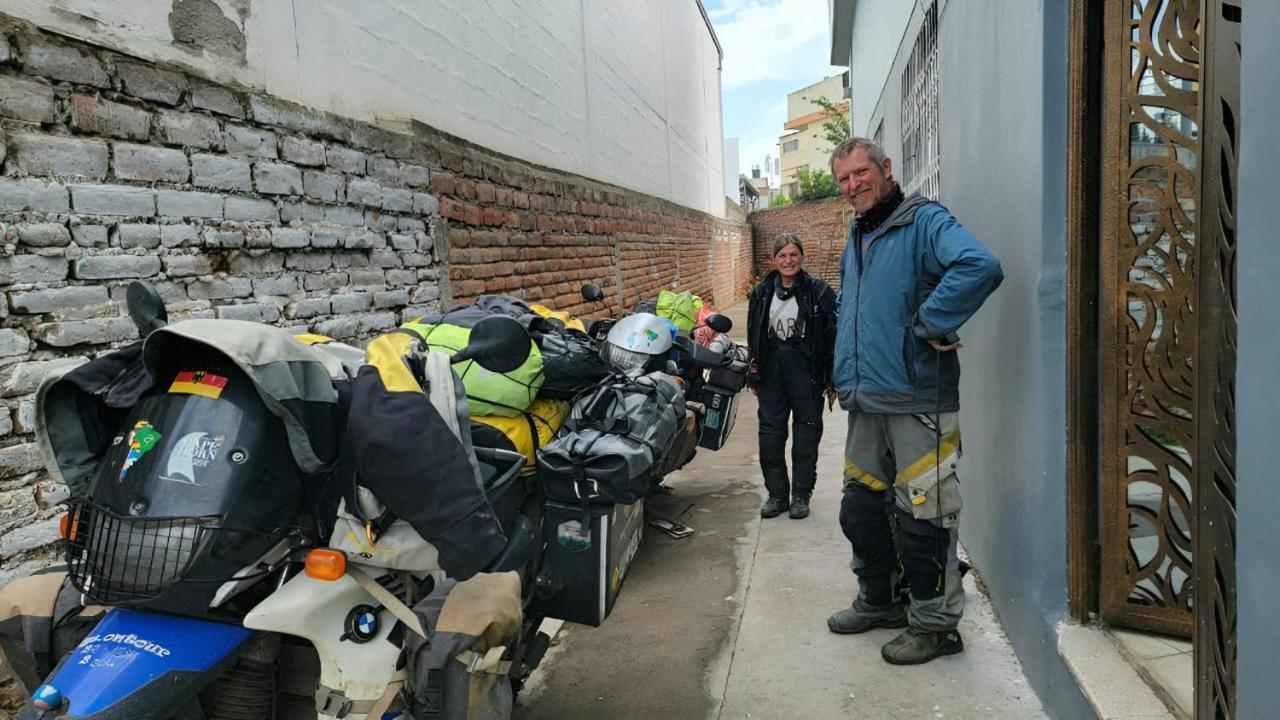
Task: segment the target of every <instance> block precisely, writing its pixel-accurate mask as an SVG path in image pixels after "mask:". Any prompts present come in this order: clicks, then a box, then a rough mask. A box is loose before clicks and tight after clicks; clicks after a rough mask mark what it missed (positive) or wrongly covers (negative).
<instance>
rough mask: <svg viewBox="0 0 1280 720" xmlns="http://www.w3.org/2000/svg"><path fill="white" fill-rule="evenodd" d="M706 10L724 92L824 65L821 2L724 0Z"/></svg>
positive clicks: (820, 69)
mask: <svg viewBox="0 0 1280 720" xmlns="http://www.w3.org/2000/svg"><path fill="white" fill-rule="evenodd" d="M708 14H709V15H710V16H711V19H712V23H713V24H714V25H715V28H716V36H717V37H718V38H720V44H721V46H722V47H723V48H724V71H723V74H722V76H721V83H722V86H723V87H724V89H726V90H732V89H734V88H738V87H742V86H744V85H748V84H750V83H753V82H756V81H758V80H791V79H793V78H796V77H811V76H814V75H817V74H819V73H821V72H823V70H824V69H826V68H827V67H828V62H829V59H828V57H827V52H828V48H827V42H826V38H827V33H828V32H829V31H830V27H829V25H828V20H827V4H826V2H824V0H774V1H773V2H759V1H758V0H725V1H724V2H722V3H720V4H718V5H716V6H714V7H712V8H710V9H708Z"/></svg>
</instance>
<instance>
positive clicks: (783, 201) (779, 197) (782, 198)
mask: <svg viewBox="0 0 1280 720" xmlns="http://www.w3.org/2000/svg"><path fill="white" fill-rule="evenodd" d="M790 204H791V198H789V197H787V196H786V195H783V194H782V193H780V192H779V193H776V194H775V195H774V196H773V197H771V198H769V207H771V208H775V207H786V206H788V205H790Z"/></svg>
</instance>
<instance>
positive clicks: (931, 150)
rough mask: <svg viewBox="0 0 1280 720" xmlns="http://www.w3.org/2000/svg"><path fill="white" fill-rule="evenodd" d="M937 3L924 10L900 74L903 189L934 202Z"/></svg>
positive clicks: (936, 187) (936, 182)
mask: <svg viewBox="0 0 1280 720" xmlns="http://www.w3.org/2000/svg"><path fill="white" fill-rule="evenodd" d="M939 168H940V165H939V155H938V4H937V2H936V1H935V2H932V3H930V5H929V8H928V9H927V10H925V14H924V22H923V23H921V25H920V31H919V33H917V34H916V40H915V44H914V46H913V47H912V48H911V55H910V57H908V59H907V66H906V67H905V68H904V69H903V71H902V179H901V181H902V190H903V192H905V193H906V194H908V195H910V194H911V193H913V192H919V193H920V194H921V195H924V196H925V197H927V198H931V199H935V200H936V199H937V198H938V191H939V189H940V188H939Z"/></svg>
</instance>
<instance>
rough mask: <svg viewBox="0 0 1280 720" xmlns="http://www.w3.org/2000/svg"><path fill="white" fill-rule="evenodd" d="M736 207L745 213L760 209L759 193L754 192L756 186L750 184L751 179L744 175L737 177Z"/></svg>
mask: <svg viewBox="0 0 1280 720" xmlns="http://www.w3.org/2000/svg"><path fill="white" fill-rule="evenodd" d="M738 205H740V206H741V207H742V209H743V211H745V212H755V211H756V210H759V209H760V191H759V190H756V186H755V185H752V184H751V178H749V177H747V176H746V175H739V176H738Z"/></svg>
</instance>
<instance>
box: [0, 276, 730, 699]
mask: <svg viewBox="0 0 1280 720" xmlns="http://www.w3.org/2000/svg"><path fill="white" fill-rule="evenodd" d="M129 300H130V303H129V305H130V313H131V315H133V316H134V319H135V321H137V323H138V325H139V331H140V334H142V335H143V336H144V337H145V338H146V341H145V343H143V344H142V345H141V351H140V355H141V363H142V365H143V366H144V367H145V375H147V376H148V377H150V378H152V379H153V380H154V386H153V387H152V388H151V389H150V390H148V391H146V392H144V393H142V394H141V395H140V396H139V397H138V398H136V402H134V403H131V404H130V405H129V408H128V411H127V413H126V412H119V411H117V412H116V413H114V414H112V413H107V412H95V413H90V414H88V415H87V416H86V414H85V413H83V412H81V410H82V409H83V407H84V404H85V398H84V397H83V394H79V395H77V394H76V393H75V392H67V391H66V388H62V387H59V385H58V384H57V383H56V382H55V383H53V384H52V385H51V388H52V389H51V390H50V391H49V392H48V393H43V392H42V403H41V413H42V416H43V418H42V422H43V424H44V425H46V426H47V428H48V431H47V435H48V438H49V442H48V443H47V444H48V445H50V446H51V447H50V450H51V452H50V453H48V454H51V455H54V456H55V457H56V456H57V452H56V450H57V449H59V448H61V449H64V450H67V452H65V453H63V455H62V456H61V457H58V458H57V459H56V460H55V461H54V463H53V464H54V465H55V466H56V467H51V470H54V469H56V470H57V473H56V474H58V475H59V476H63V477H67V478H71V477H77V478H79V479H80V480H81V481H82V484H83V485H85V486H87V487H83V488H81V492H80V493H78V497H77V499H75V500H74V501H73V502H72V503H71V505H70V511H69V513H68V514H67V516H66V519H65V521H64V532H63V534H64V538H65V539H66V559H67V561H68V575H69V580H70V582H71V584H72V585H74V587H75V588H76V589H77V590H78V591H80V592H81V593H82V595H83V598H84V600H85V601H86V602H90V603H94V604H97V605H103V606H107V607H109V608H110V610H109V611H108V612H107V613H106V614H105V616H104V617H103V619H102V620H101V621H100V622H99V623H98V625H97V626H96V627H94V628H93V630H92V631H90V632H89V633H88V635H87V636H86V637H85V638H84V639H83V640H82V641H81V642H80V643H79V645H77V646H76V648H75V649H74V650H73V651H72V652H70V653H69V654H68V655H67V656H66V657H65V658H64V659H63V660H62V662H61V663H60V664H59V665H58V667H57V668H56V669H55V670H54V671H53V672H52V673H51V675H50V676H49V678H48V679H47V681H46V682H45V683H44V684H43V685H41V686H40V687H39V688H37V689H36V691H35V693H34V695H33V698H32V701H31V703H30V704H29V706H28V707H27V708H26V709H25V710H24V711H23V714H22V715H21V716H20V717H21V718H22V719H23V720H28V719H29V718H31V719H34V718H68V719H70V718H95V719H99V720H115V719H116V718H130V719H139V720H149V719H151V718H155V719H156V720H167V719H170V718H173V719H186V718H190V719H192V720H196V719H199V718H208V719H209V720H220V719H222V718H228V719H236V720H238V719H240V718H246V719H247V718H259V717H262V718H268V717H275V718H295V717H296V718H360V717H383V718H392V717H398V716H399V715H397V712H398V711H397V710H395V709H394V708H396V707H397V705H396V702H397V700H398V699H399V698H401V697H402V698H403V703H402V704H403V705H405V706H406V714H405V715H404V717H406V718H407V717H410V716H411V717H413V718H418V719H419V720H425V719H426V718H430V717H448V716H452V715H451V714H450V711H451V708H450V698H451V697H452V698H453V699H454V702H455V704H456V702H457V698H458V697H459V696H462V697H465V696H466V695H467V694H468V690H467V685H466V683H465V682H463V683H462V684H461V685H459V682H458V679H459V678H458V672H451V671H456V670H458V669H459V667H461V666H462V665H463V664H465V665H466V668H465V672H466V673H469V674H477V675H479V676H487V677H490V678H492V677H495V676H496V677H500V678H501V684H496V685H495V684H491V685H490V686H489V688H490V692H495V691H496V692H498V693H499V694H501V692H503V691H505V692H506V704H507V707H508V708H509V706H510V701H511V695H512V694H513V693H514V691H516V690H518V688H519V685H520V684H521V683H522V682H523V680H524V678H526V677H527V675H528V674H529V672H531V671H532V669H533V668H534V667H536V665H537V664H538V662H539V661H540V659H541V656H542V654H543V653H544V652H545V650H546V647H547V644H548V642H549V638H548V637H547V636H546V635H545V634H544V633H540V632H539V625H540V622H541V619H542V618H543V617H544V616H546V617H558V618H562V619H565V620H569V621H573V622H579V623H584V624H588V625H598V624H600V623H601V622H603V620H604V618H605V617H607V615H608V613H609V612H610V610H611V609H612V606H613V602H614V600H615V599H616V597H617V594H618V591H619V589H620V586H621V582H622V580H623V578H625V575H626V573H627V570H628V568H629V565H630V562H631V560H632V559H633V558H634V556H635V553H636V550H637V549H638V545H639V542H640V539H641V536H642V530H641V528H642V525H643V503H642V499H641V500H637V501H633V502H630V503H622V502H604V503H596V502H594V501H593V502H584V503H583V504H582V506H581V507H583V508H587V511H586V512H583V513H579V512H578V510H579V507H577V506H574V505H566V504H564V503H558V502H556V500H555V498H553V497H548V494H547V487H548V486H553V485H554V481H553V480H551V479H549V477H551V476H554V473H549V472H547V469H546V468H545V467H544V468H543V472H542V473H540V476H526V475H522V474H521V473H520V470H521V468H522V466H523V464H524V457H523V456H522V455H520V454H518V453H511V452H506V451H503V450H497V449H488V448H482V447H475V446H473V445H471V443H470V441H469V438H466V437H465V435H466V433H465V430H464V431H462V432H459V429H460V428H465V427H466V426H467V417H466V414H467V410H466V402H465V400H464V399H462V395H463V393H462V391H461V388H460V387H459V386H458V385H457V383H456V378H454V377H453V375H452V372H450V371H449V370H448V367H449V364H450V363H451V362H460V361H463V360H466V359H470V358H474V359H475V360H476V361H477V362H478V363H479V364H481V365H482V366H484V367H486V368H487V369H488V370H490V371H492V372H496V373H502V372H506V371H509V370H511V369H512V368H514V367H515V366H517V365H519V364H520V363H521V362H523V360H524V355H525V353H527V352H528V343H529V340H528V336H527V335H526V334H525V331H524V329H523V328H521V327H520V326H519V325H518V324H517V323H514V322H503V319H492V320H485V321H483V322H482V323H481V324H479V325H477V326H476V328H475V329H474V330H473V331H472V333H471V342H470V344H469V345H468V346H467V348H466V349H464V350H462V351H461V352H459V353H457V354H455V355H454V356H453V357H452V358H448V357H447V356H443V355H440V354H438V353H425V354H421V355H418V354H415V355H414V356H413V357H407V358H405V359H404V360H405V363H404V364H405V365H406V366H408V367H409V368H410V370H411V372H412V374H413V376H414V378H415V379H416V382H417V383H418V385H420V386H421V387H422V388H423V389H424V391H425V390H429V389H434V390H436V391H437V392H430V393H428V394H429V395H430V396H431V401H432V403H433V405H435V406H436V407H437V409H438V410H439V414H440V416H441V417H442V418H446V419H449V418H454V422H446V423H445V424H446V425H448V426H449V427H450V428H451V429H452V430H453V432H455V433H457V434H459V435H460V436H461V437H460V438H459V439H460V440H461V441H462V442H463V445H464V446H466V448H467V453H468V455H469V457H470V458H471V462H472V464H473V465H474V466H475V469H476V470H477V473H476V474H477V477H478V482H479V484H480V487H481V488H482V490H483V497H484V498H485V500H486V501H487V503H488V505H489V506H490V507H491V508H492V511H493V514H494V515H495V516H496V517H497V518H498V520H499V522H500V523H501V526H502V533H503V536H504V538H505V539H506V544H505V547H503V548H502V549H501V552H499V553H498V554H497V555H496V557H494V558H493V559H492V560H491V561H489V562H488V563H487V564H486V565H485V566H484V567H483V568H479V569H482V570H483V571H485V573H487V574H490V575H492V576H496V575H497V574H500V573H503V572H505V571H515V574H516V576H518V582H516V583H515V585H514V587H515V588H516V589H515V593H516V594H517V596H518V597H517V599H516V602H517V604H518V605H519V608H518V609H519V610H522V611H523V614H522V618H523V619H522V621H517V623H516V624H517V627H516V628H514V629H512V630H511V631H509V632H507V633H506V635H510V636H511V639H510V640H509V641H508V643H507V645H506V646H498V647H497V648H496V649H497V650H499V651H500V652H498V653H497V654H495V653H494V652H492V651H493V650H494V648H489V650H490V652H485V653H483V654H478V653H475V652H472V651H470V650H468V649H466V648H461V649H460V652H457V653H454V655H453V656H454V658H455V659H457V660H459V661H460V662H459V663H458V664H454V663H448V664H446V665H445V667H443V668H435V669H428V670H426V671H425V672H423V673H421V675H422V676H421V677H417V678H416V686H415V687H412V688H410V689H407V690H405V691H404V692H401V689H400V686H401V685H402V684H403V683H404V681H405V679H406V678H405V673H404V672H401V671H398V670H397V668H398V667H401V666H404V665H405V664H406V660H407V664H408V666H409V671H410V673H412V672H413V671H414V664H415V662H414V658H415V657H416V656H415V654H414V652H413V649H414V647H415V646H416V647H417V648H418V650H419V651H421V650H422V648H423V646H424V645H423V643H422V642H421V641H418V642H416V643H415V642H414V637H415V635H422V634H425V633H426V632H428V631H429V630H430V629H429V628H425V627H423V623H422V621H421V616H419V615H416V614H415V613H414V610H416V609H417V606H416V605H415V603H421V602H426V601H430V600H431V598H432V597H433V596H434V594H438V593H439V591H440V590H441V589H443V588H447V587H448V586H449V583H451V582H452V580H450V579H449V578H448V577H447V576H448V573H446V572H445V570H444V568H443V567H442V565H443V564H444V563H442V562H441V555H443V553H441V552H438V551H437V548H436V547H435V546H434V545H433V544H432V543H430V542H427V541H426V540H424V539H423V537H422V536H421V535H420V534H419V533H417V532H416V531H415V530H414V528H413V527H407V526H406V525H405V524H404V523H403V522H397V521H396V518H395V516H394V515H393V514H392V513H390V512H389V511H387V509H386V508H384V507H382V506H381V505H380V504H379V503H378V501H377V498H376V497H374V496H372V494H371V493H369V492H368V491H367V489H366V488H364V487H362V486H360V485H359V484H351V483H338V485H340V486H341V487H339V488H337V490H335V487H334V486H335V484H334V483H333V482H331V481H330V478H329V477H328V475H331V474H333V471H334V468H335V467H342V465H343V462H342V458H341V453H339V452H337V448H338V447H339V446H341V445H343V433H342V427H343V424H344V423H345V422H346V417H345V414H346V413H347V411H348V408H349V403H350V399H349V397H348V396H347V394H348V392H349V388H347V387H346V386H347V381H348V380H351V379H352V376H353V375H355V374H356V367H355V366H356V365H358V364H359V362H360V360H361V359H363V354H360V353H358V351H357V352H356V353H355V357H346V358H342V357H340V353H339V354H335V353H333V352H326V351H325V350H326V347H325V346H324V345H320V346H317V347H312V348H308V347H306V346H305V345H303V344H302V343H299V342H298V338H295V337H294V336H291V335H289V334H288V333H286V332H285V331H283V330H279V329H276V328H272V327H269V326H263V325H256V324H252V323H238V322H234V321H225V320H221V321H186V322H184V323H178V324H176V325H173V326H166V325H165V319H164V309H163V304H162V303H161V302H160V301H159V298H158V296H157V295H156V294H155V293H154V291H153V290H149V289H148V288H147V286H145V285H143V284H136V285H135V286H133V287H131V288H130V291H129ZM725 329H727V327H726V328H725ZM376 342H377V341H375V343H376ZM619 348H621V349H624V350H625V349H627V348H626V346H625V344H624V343H622V342H621V341H620V340H619V341H615V342H612V343H610V342H605V343H604V344H603V346H602V353H605V356H606V359H608V358H611V357H617V356H618V349H619ZM370 350H371V351H373V350H374V347H373V346H372V345H371V348H370ZM687 352H688V358H689V360H690V361H691V362H703V363H706V364H707V365H709V366H715V365H718V364H719V363H720V362H721V360H719V359H718V358H715V357H713V356H711V355H706V354H701V355H700V354H699V353H698V349H694V348H687ZM615 369H619V370H622V368H618V367H617V366H616V365H615ZM441 388H443V391H440V390H441ZM578 404H580V405H582V404H584V403H583V402H582V400H580V402H579V403H578ZM586 414H589V413H585V414H584V417H585V415H586ZM76 417H78V418H79V421H78V422H77V421H76V420H74V418H76ZM86 417H88V418H89V421H88V422H86V420H85V418H86ZM108 417H109V418H110V419H111V420H112V421H113V422H112V423H111V424H113V425H119V426H120V427H122V428H123V430H122V431H121V432H118V433H115V434H114V435H113V434H112V432H111V428H109V427H103V426H100V425H103V424H104V423H99V425H95V424H94V422H93V421H94V420H98V419H100V418H104V419H105V418H108ZM122 420H123V423H122V424H121V421H122ZM726 429H727V428H726ZM387 430H388V431H389V432H395V429H394V428H388V429H387ZM698 432H700V430H699V431H698ZM104 434H105V436H110V437H109V439H107V438H106V437H105V436H104ZM93 435H98V436H104V437H97V438H93V437H90V436H93ZM666 460H667V458H665V457H655V458H653V461H654V462H659V461H666ZM686 461H687V460H686ZM651 473H652V471H651ZM658 478H659V479H660V478H661V475H658ZM335 505H337V507H336V508H335ZM335 518H336V522H335ZM326 545H328V546H329V547H325V546H326ZM509 592H510V590H509V589H508V593H509ZM410 606H414V608H413V610H411V609H410ZM437 619H439V618H438V617H437ZM406 628H407V629H406ZM437 629H438V628H437ZM419 654H421V652H419ZM406 656H407V658H406ZM408 679H409V680H410V682H411V684H412V683H413V681H414V680H415V678H412V677H411V678H408ZM463 704H465V701H463ZM453 710H454V711H455V712H456V708H453Z"/></svg>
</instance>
